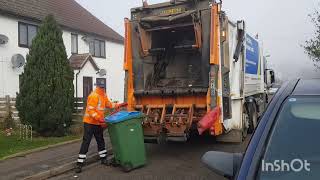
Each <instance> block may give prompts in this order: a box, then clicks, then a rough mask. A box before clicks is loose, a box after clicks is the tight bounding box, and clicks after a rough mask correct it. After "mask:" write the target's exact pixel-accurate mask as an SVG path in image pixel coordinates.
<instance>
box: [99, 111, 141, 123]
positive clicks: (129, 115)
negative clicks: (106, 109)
mask: <svg viewBox="0 0 320 180" xmlns="http://www.w3.org/2000/svg"><path fill="white" fill-rule="evenodd" d="M141 117H143V114H142V113H141V112H139V111H132V112H129V111H119V112H117V113H115V114H113V115H110V116H108V117H106V118H105V121H106V122H107V123H111V124H115V123H119V122H122V121H127V120H130V119H136V118H141Z"/></svg>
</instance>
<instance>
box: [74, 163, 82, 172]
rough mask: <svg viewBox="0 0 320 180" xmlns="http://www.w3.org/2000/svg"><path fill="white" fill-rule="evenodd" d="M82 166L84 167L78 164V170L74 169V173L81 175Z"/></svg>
mask: <svg viewBox="0 0 320 180" xmlns="http://www.w3.org/2000/svg"><path fill="white" fill-rule="evenodd" d="M82 166H83V163H77V164H76V168H75V169H74V172H76V173H81V171H82Z"/></svg>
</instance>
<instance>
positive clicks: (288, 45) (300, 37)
mask: <svg viewBox="0 0 320 180" xmlns="http://www.w3.org/2000/svg"><path fill="white" fill-rule="evenodd" d="M165 1H168V0H149V1H148V2H149V4H151V3H158V2H165ZM77 2H79V3H80V4H81V5H82V6H84V7H85V8H86V9H88V10H89V11H90V12H91V13H92V14H94V15H95V16H96V17H98V18H99V19H100V20H102V21H103V22H104V23H105V24H107V25H109V26H110V27H112V28H113V29H114V30H116V31H117V32H119V33H120V34H121V35H123V33H124V28H123V27H124V26H123V19H124V17H129V16H130V8H132V7H137V6H141V0H116V1H112V0H77ZM319 3H320V0H303V1H301V0H224V1H223V6H222V8H223V10H225V11H226V13H227V15H228V16H229V19H231V20H233V21H236V20H240V19H244V20H245V21H246V27H247V30H248V32H249V33H250V34H253V35H255V34H257V33H258V34H259V37H260V39H262V40H263V46H264V51H265V52H266V53H267V54H270V58H269V64H270V65H271V67H273V68H274V69H275V70H276V73H277V75H278V76H280V77H281V78H282V79H291V78H296V77H298V76H300V77H314V76H318V77H320V71H319V72H315V71H314V67H313V63H312V62H311V60H310V59H309V58H308V57H307V56H306V55H305V53H304V51H303V48H302V47H301V45H303V44H304V42H305V40H307V39H308V38H311V37H312V36H313V34H314V27H313V25H312V24H311V22H310V18H309V17H308V14H310V13H312V12H313V11H314V10H315V9H316V8H318V9H319V7H320V5H319Z"/></svg>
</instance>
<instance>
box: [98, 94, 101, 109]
mask: <svg viewBox="0 0 320 180" xmlns="http://www.w3.org/2000/svg"><path fill="white" fill-rule="evenodd" d="M100 107H101V99H100V97H99V101H98V108H100Z"/></svg>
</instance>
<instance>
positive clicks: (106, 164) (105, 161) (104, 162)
mask: <svg viewBox="0 0 320 180" xmlns="http://www.w3.org/2000/svg"><path fill="white" fill-rule="evenodd" d="M101 164H103V165H105V166H110V165H111V160H108V158H107V157H105V158H102V159H101Z"/></svg>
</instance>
